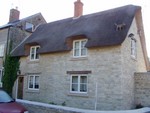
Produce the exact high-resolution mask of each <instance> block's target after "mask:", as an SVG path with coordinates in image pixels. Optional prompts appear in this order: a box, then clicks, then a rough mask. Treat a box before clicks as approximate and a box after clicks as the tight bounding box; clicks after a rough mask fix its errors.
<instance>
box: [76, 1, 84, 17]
mask: <svg viewBox="0 0 150 113" xmlns="http://www.w3.org/2000/svg"><path fill="white" fill-rule="evenodd" d="M82 13H83V3H82V2H81V1H80V0H77V1H76V2H74V18H76V17H80V16H82Z"/></svg>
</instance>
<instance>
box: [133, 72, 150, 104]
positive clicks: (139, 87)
mask: <svg viewBox="0 0 150 113" xmlns="http://www.w3.org/2000/svg"><path fill="white" fill-rule="evenodd" d="M134 77H135V104H136V105H137V104H141V105H143V106H150V72H147V73H135V76H134Z"/></svg>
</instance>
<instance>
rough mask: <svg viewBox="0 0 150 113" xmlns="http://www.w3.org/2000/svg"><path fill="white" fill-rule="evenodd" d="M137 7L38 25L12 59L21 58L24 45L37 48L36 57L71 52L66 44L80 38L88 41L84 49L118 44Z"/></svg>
mask: <svg viewBox="0 0 150 113" xmlns="http://www.w3.org/2000/svg"><path fill="white" fill-rule="evenodd" d="M139 9H141V7H139V6H134V5H127V6H123V7H119V8H115V9H110V10H106V11H102V12H98V13H93V14H89V15H83V16H81V17H79V18H67V19H63V20H59V21H55V22H50V23H47V24H43V25H40V26H39V27H38V28H37V29H36V30H35V32H34V33H33V34H32V35H31V36H30V37H28V38H27V39H26V40H25V41H24V42H23V43H22V44H20V45H19V46H18V47H17V48H16V49H15V50H14V51H13V53H12V55H13V56H24V55H26V54H25V46H26V45H34V44H36V45H40V49H39V51H38V52H39V53H40V54H42V53H51V52H60V51H70V50H71V49H72V48H71V47H70V46H68V44H67V41H68V40H69V39H71V38H72V37H76V36H82V37H84V38H87V39H88V42H87V44H86V47H87V48H91V47H102V46H112V45H119V44H121V43H122V42H123V41H124V40H125V38H126V35H127V33H128V31H129V28H130V26H131V23H132V21H133V18H134V16H135V14H136V12H137V10H139Z"/></svg>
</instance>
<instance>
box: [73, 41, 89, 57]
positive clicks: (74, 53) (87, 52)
mask: <svg viewBox="0 0 150 113" xmlns="http://www.w3.org/2000/svg"><path fill="white" fill-rule="evenodd" d="M82 41H86V43H87V39H80V40H74V41H73V58H79V57H87V54H88V51H87V48H86V55H81V42H82ZM76 42H79V56H75V43H76Z"/></svg>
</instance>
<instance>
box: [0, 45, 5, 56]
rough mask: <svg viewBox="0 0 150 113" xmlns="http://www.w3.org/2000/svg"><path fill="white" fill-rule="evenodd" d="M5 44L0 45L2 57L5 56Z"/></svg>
mask: <svg viewBox="0 0 150 113" xmlns="http://www.w3.org/2000/svg"><path fill="white" fill-rule="evenodd" d="M4 49H5V44H0V57H3V56H4Z"/></svg>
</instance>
